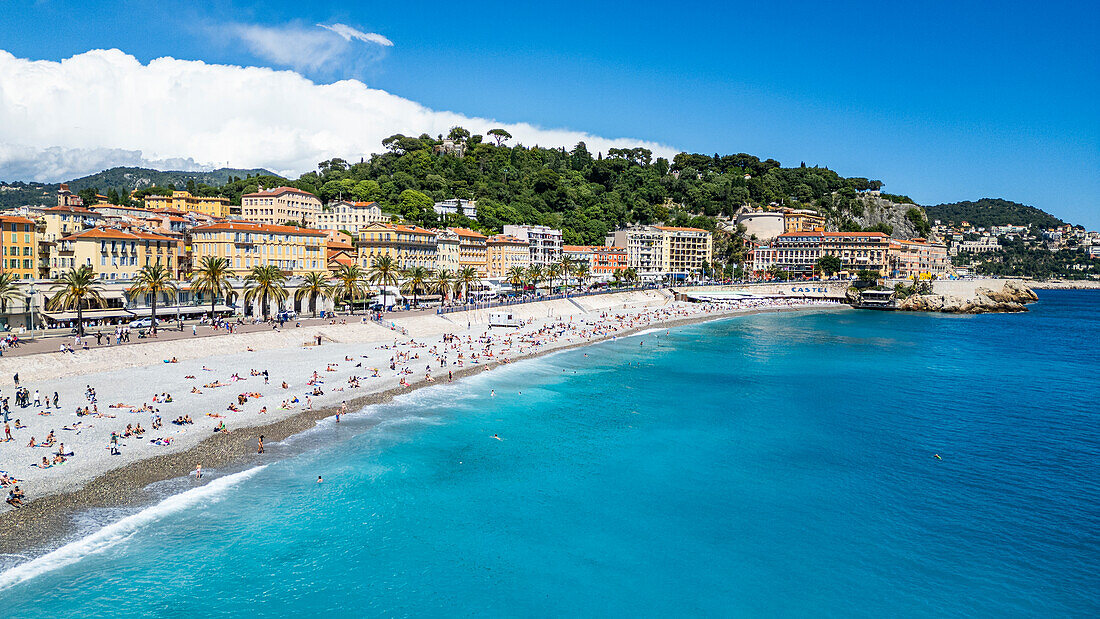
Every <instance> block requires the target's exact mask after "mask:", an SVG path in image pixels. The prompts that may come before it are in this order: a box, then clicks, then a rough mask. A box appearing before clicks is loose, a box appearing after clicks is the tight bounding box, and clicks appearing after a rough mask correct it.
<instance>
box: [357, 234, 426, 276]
mask: <svg viewBox="0 0 1100 619" xmlns="http://www.w3.org/2000/svg"><path fill="white" fill-rule="evenodd" d="M376 256H389V257H390V258H393V261H394V263H396V264H397V267H398V268H400V269H409V268H412V267H424V268H426V269H430V270H431V269H435V267H436V251H435V231H434V230H428V229H426V228H421V227H420V226H408V225H401V224H383V223H372V224H367V225H365V226H362V227H360V228H359V264H360V265H362V266H363V268H366V269H369V268H370V266H371V264H372V263H373V262H374V258H375V257H376Z"/></svg>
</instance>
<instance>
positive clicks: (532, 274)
mask: <svg viewBox="0 0 1100 619" xmlns="http://www.w3.org/2000/svg"><path fill="white" fill-rule="evenodd" d="M545 275H546V273H545V272H544V271H543V270H542V265H541V264H532V265H531V266H529V267H527V281H529V282H531V285H532V286H534V287H535V293H536V294H537V293H538V291H539V282H541V281H542V278H543V277H544V276H545Z"/></svg>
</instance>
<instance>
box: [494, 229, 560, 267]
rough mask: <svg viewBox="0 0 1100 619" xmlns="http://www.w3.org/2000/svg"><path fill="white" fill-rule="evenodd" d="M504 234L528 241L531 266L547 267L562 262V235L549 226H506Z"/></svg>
mask: <svg viewBox="0 0 1100 619" xmlns="http://www.w3.org/2000/svg"><path fill="white" fill-rule="evenodd" d="M504 234H506V235H508V236H514V237H515V238H517V239H519V240H521V241H527V245H528V247H529V249H530V252H531V264H537V265H540V266H547V265H550V264H553V263H555V262H557V261H559V260H561V247H562V233H561V230H555V229H554V228H550V227H547V226H513V225H507V226H504Z"/></svg>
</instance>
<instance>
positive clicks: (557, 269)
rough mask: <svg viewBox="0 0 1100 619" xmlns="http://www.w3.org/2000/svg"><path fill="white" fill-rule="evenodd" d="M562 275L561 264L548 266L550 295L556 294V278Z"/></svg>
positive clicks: (547, 282)
mask: <svg viewBox="0 0 1100 619" xmlns="http://www.w3.org/2000/svg"><path fill="white" fill-rule="evenodd" d="M561 274H562V273H561V263H560V262H553V263H551V264H548V265H546V289H547V292H548V293H549V294H554V278H555V277H557V276H559V275H561Z"/></svg>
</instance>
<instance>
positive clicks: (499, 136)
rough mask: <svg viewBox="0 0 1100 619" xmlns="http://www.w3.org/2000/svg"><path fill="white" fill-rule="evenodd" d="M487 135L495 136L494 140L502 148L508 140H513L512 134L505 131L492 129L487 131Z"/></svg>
mask: <svg viewBox="0 0 1100 619" xmlns="http://www.w3.org/2000/svg"><path fill="white" fill-rule="evenodd" d="M485 134H486V135H491V136H493V139H495V140H496V141H497V146H500V145H502V144H504V143H505V142H507V141H508V140H510V139H512V134H511V133H508V132H507V131H505V130H504V129H490V130H488V131H486V132H485Z"/></svg>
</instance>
